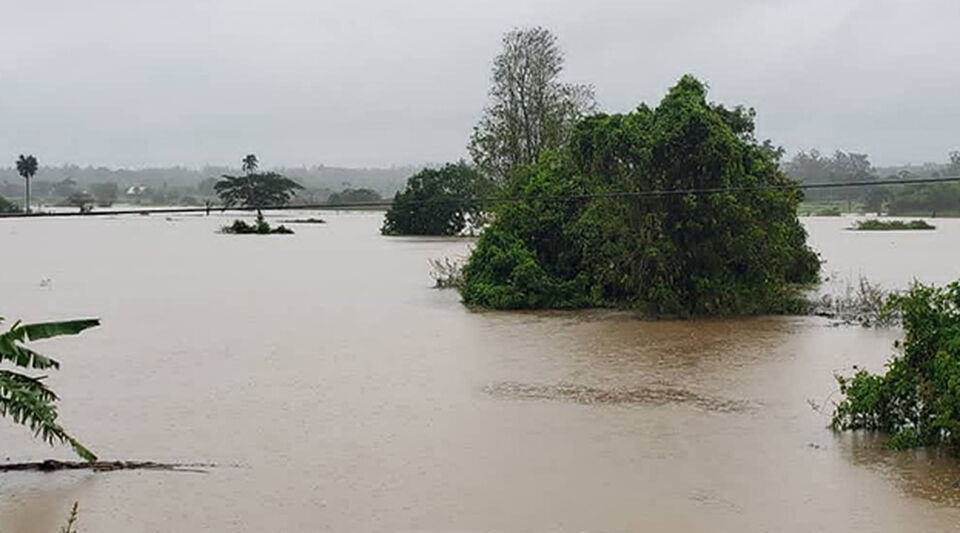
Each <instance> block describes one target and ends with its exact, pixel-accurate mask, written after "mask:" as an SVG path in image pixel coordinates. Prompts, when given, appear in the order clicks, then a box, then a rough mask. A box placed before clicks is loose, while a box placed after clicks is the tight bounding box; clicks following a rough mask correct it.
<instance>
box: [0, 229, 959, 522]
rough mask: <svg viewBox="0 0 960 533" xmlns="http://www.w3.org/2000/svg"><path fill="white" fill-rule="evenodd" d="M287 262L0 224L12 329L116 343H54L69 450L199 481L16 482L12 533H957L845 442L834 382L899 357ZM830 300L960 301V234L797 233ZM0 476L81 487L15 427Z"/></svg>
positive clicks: (393, 272) (258, 250)
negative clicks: (931, 292) (887, 291)
mask: <svg viewBox="0 0 960 533" xmlns="http://www.w3.org/2000/svg"><path fill="white" fill-rule="evenodd" d="M324 216H325V217H326V218H327V219H328V221H329V223H328V224H325V225H304V226H297V234H296V235H293V236H271V237H259V236H227V235H219V234H217V233H215V231H214V230H215V229H216V227H217V226H218V225H219V224H222V223H223V222H224V219H221V218H219V217H217V216H212V217H209V218H208V217H201V216H196V217H194V216H177V217H172V218H169V219H168V218H165V217H159V216H150V217H140V216H130V217H123V218H116V219H108V218H97V219H69V220H56V219H41V220H16V221H14V220H2V221H0V247H2V249H3V250H4V254H5V257H4V258H3V260H2V262H0V295H2V301H0V314H2V315H5V316H8V317H9V318H14V317H22V318H26V319H30V320H43V319H52V318H71V317H82V316H99V317H101V318H102V319H103V325H102V326H101V327H100V328H98V329H96V330H92V331H89V332H87V333H84V334H83V335H82V336H80V337H76V338H67V339H56V340H51V341H45V342H44V343H43V345H42V347H43V349H44V351H46V352H49V353H50V354H52V355H55V356H57V357H58V358H59V359H60V360H61V361H62V363H63V367H62V369H61V370H60V371H59V372H55V373H53V374H52V375H51V376H50V378H49V379H50V382H51V384H52V385H53V386H54V387H55V389H56V390H57V391H58V392H60V394H61V396H62V398H63V401H62V408H61V411H62V422H63V424H64V425H65V426H66V427H67V428H69V429H70V430H72V432H74V433H75V434H76V436H77V437H79V438H80V440H81V441H83V442H84V443H85V444H87V445H88V446H89V447H91V448H92V449H94V450H95V451H96V452H98V453H99V454H100V456H101V457H102V458H104V459H108V460H110V459H122V460H153V461H161V462H180V463H216V464H218V465H220V466H218V467H216V468H213V469H210V470H209V471H208V473H206V474H196V473H182V472H152V471H145V472H116V473H106V474H103V473H100V474H98V473H89V472H60V473H53V474H43V473H8V474H4V475H2V476H0V531H2V532H24V533H31V532H45V533H46V532H52V531H56V530H58V529H57V528H58V527H59V525H61V524H62V523H63V521H64V519H65V517H66V515H67V513H68V512H69V508H70V506H71V504H72V503H73V502H74V501H79V502H80V526H81V529H82V530H83V531H90V532H98V533H112V532H129V531H224V532H225V531H231V532H236V531H250V532H254V531H323V530H329V531H452V530H455V531H517V532H521V531H522V532H527V531H694V532H696V531H738V532H752V531H757V532H759V531H787V532H792V531H796V532H809V531H870V532H884V531H908V530H909V531H956V530H958V529H960V467H958V464H960V462H958V461H957V460H955V459H953V458H951V457H949V456H944V455H943V454H939V453H937V452H935V451H918V452H908V453H896V452H889V451H886V450H885V449H884V448H883V444H882V439H879V438H877V437H876V436H872V435H865V434H845V435H835V434H833V433H832V432H830V431H829V430H828V429H827V428H826V426H827V423H828V417H827V415H826V414H824V413H820V412H817V411H816V410H814V409H813V407H812V406H811V405H812V404H813V405H824V404H826V405H829V403H830V401H832V399H835V396H833V397H831V393H832V392H833V391H834V390H835V385H834V382H833V378H832V374H833V373H834V372H849V371H850V369H851V367H852V365H854V364H859V365H861V366H867V367H869V368H872V369H879V368H881V367H882V364H883V362H884V360H885V359H886V357H887V356H888V355H889V354H890V353H891V350H892V348H891V343H892V341H893V340H894V339H895V338H897V336H898V334H899V333H898V332H897V331H896V330H867V329H862V328H858V327H833V326H831V325H830V323H829V322H828V321H826V320H824V319H819V318H796V317H794V318H784V317H772V318H770V317H760V318H745V319H731V320H697V321H688V322H647V321H642V320H638V319H636V318H635V317H633V316H631V315H630V314H629V313H620V312H607V311H588V312H577V313H560V312H545V313H505V312H486V313H477V312H471V311H469V310H467V309H465V308H463V307H462V306H461V305H460V304H459V302H458V297H457V295H456V294H455V293H453V292H450V291H436V290H431V289H430V288H429V287H430V284H431V280H430V278H429V276H428V268H429V267H428V264H427V261H428V259H430V258H439V257H443V256H456V255H461V254H464V253H465V252H466V250H467V248H468V246H469V243H468V242H467V241H464V240H442V239H404V238H383V237H380V236H379V235H378V234H377V228H378V225H379V222H380V216H379V215H378V214H371V213H353V214H347V213H343V214H327V215H324ZM805 223H806V224H807V226H808V228H809V231H810V234H811V241H812V243H813V245H814V246H815V247H816V248H817V249H819V250H820V251H821V252H822V254H823V256H824V258H825V259H826V260H827V263H826V265H825V270H826V272H828V273H830V274H831V275H832V277H833V279H834V280H835V281H834V282H832V283H834V284H837V283H840V281H837V280H844V279H846V280H855V279H856V277H857V276H860V275H866V276H868V277H870V278H871V279H875V280H878V281H881V282H882V283H884V284H886V285H887V286H902V285H904V284H906V283H908V282H909V281H910V280H911V279H913V278H917V279H920V280H924V281H935V282H944V281H948V280H950V279H955V278H957V277H960V246H958V244H960V221H958V220H938V221H937V222H936V223H937V224H938V226H939V228H938V229H937V231H935V232H915V233H910V232H896V233H885V232H880V233H869V234H867V233H855V232H848V231H843V229H842V228H843V227H844V226H846V225H849V224H850V220H849V219H806V220H805ZM0 442H2V443H3V448H2V456H0V460H3V461H9V462H16V461H31V460H42V459H46V458H51V457H53V458H59V459H70V458H71V456H70V453H69V451H68V450H66V449H64V448H50V447H48V446H46V445H44V444H41V443H38V442H37V441H34V440H33V439H32V438H31V436H30V434H29V432H28V431H27V430H26V429H25V428H23V427H20V426H15V425H13V424H12V423H10V422H9V421H0Z"/></svg>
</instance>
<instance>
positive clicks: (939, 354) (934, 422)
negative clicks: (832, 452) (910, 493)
mask: <svg viewBox="0 0 960 533" xmlns="http://www.w3.org/2000/svg"><path fill="white" fill-rule="evenodd" d="M888 307H889V308H890V310H892V311H893V312H896V313H899V314H900V315H901V316H902V320H903V328H904V332H905V338H904V340H903V342H902V344H901V343H898V344H897V345H898V346H899V347H902V349H903V353H902V355H900V356H896V357H894V358H893V359H891V360H890V362H889V363H887V371H886V373H883V374H871V373H869V372H867V371H866V370H860V371H858V372H857V373H856V374H855V375H854V376H853V377H843V376H838V377H837V380H838V381H839V384H840V392H841V393H843V394H844V396H845V397H844V399H843V401H842V402H840V403H839V404H838V405H837V407H836V410H835V411H834V414H833V422H832V425H833V427H834V428H835V429H868V430H878V431H883V432H885V433H889V434H890V435H891V439H890V441H889V445H890V446H891V447H893V448H897V449H903V448H910V447H914V446H922V445H928V444H938V443H944V444H948V445H950V446H953V447H957V446H958V445H960V282H953V283H951V284H950V285H948V286H947V287H946V288H938V287H933V286H926V285H920V284H915V285H914V286H913V287H912V288H911V289H910V291H908V292H907V293H905V294H902V295H894V296H891V297H890V300H889V302H888Z"/></svg>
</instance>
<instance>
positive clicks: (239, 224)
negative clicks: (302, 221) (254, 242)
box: [221, 213, 293, 235]
mask: <svg viewBox="0 0 960 533" xmlns="http://www.w3.org/2000/svg"><path fill="white" fill-rule="evenodd" d="M221 231H222V232H223V233H230V234H234V235H276V234H283V235H289V234H291V233H293V230H292V229H290V228H288V227H286V226H283V225H280V226H277V227H275V228H272V227H270V224H267V221H266V220H265V219H264V218H263V214H262V213H257V220H256V222H255V223H253V224H248V223H246V222H244V221H242V220H234V221H233V224H231V225H229V226H224V227H223V228H222V229H221Z"/></svg>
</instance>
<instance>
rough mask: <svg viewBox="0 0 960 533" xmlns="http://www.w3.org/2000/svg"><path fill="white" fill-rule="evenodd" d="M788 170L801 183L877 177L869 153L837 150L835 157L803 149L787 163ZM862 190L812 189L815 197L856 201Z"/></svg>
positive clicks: (849, 180) (863, 179)
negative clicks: (803, 150)
mask: <svg viewBox="0 0 960 533" xmlns="http://www.w3.org/2000/svg"><path fill="white" fill-rule="evenodd" d="M783 168H784V171H785V172H786V173H787V174H788V175H789V176H790V177H791V178H793V179H795V180H797V181H799V182H801V183H838V182H857V181H872V180H876V179H877V175H876V173H875V171H874V168H873V165H872V164H871V163H870V158H869V157H868V156H867V154H857V153H853V152H849V153H848V152H844V151H842V150H837V151H836V152H834V154H833V155H832V156H825V155H822V154H821V153H820V152H819V151H817V150H810V151H809V152H800V153H798V154H797V155H795V156H794V157H793V159H791V160H790V161H787V162H785V163H784V164H783ZM861 193H862V191H861V190H859V189H857V188H855V187H845V188H837V189H813V190H810V191H809V192H808V197H809V199H811V200H830V199H832V200H856V199H857V198H858V197H859V195H860V194H861Z"/></svg>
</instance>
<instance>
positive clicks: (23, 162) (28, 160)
mask: <svg viewBox="0 0 960 533" xmlns="http://www.w3.org/2000/svg"><path fill="white" fill-rule="evenodd" d="M38 168H39V167H38V164H37V158H36V157H34V156H32V155H26V156H25V155H23V154H20V157H18V158H17V173H18V174H20V175H21V176H22V177H23V178H24V179H27V180H28V179H30V178H32V177H33V176H34V175H35V174H36V173H37V170H38Z"/></svg>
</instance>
